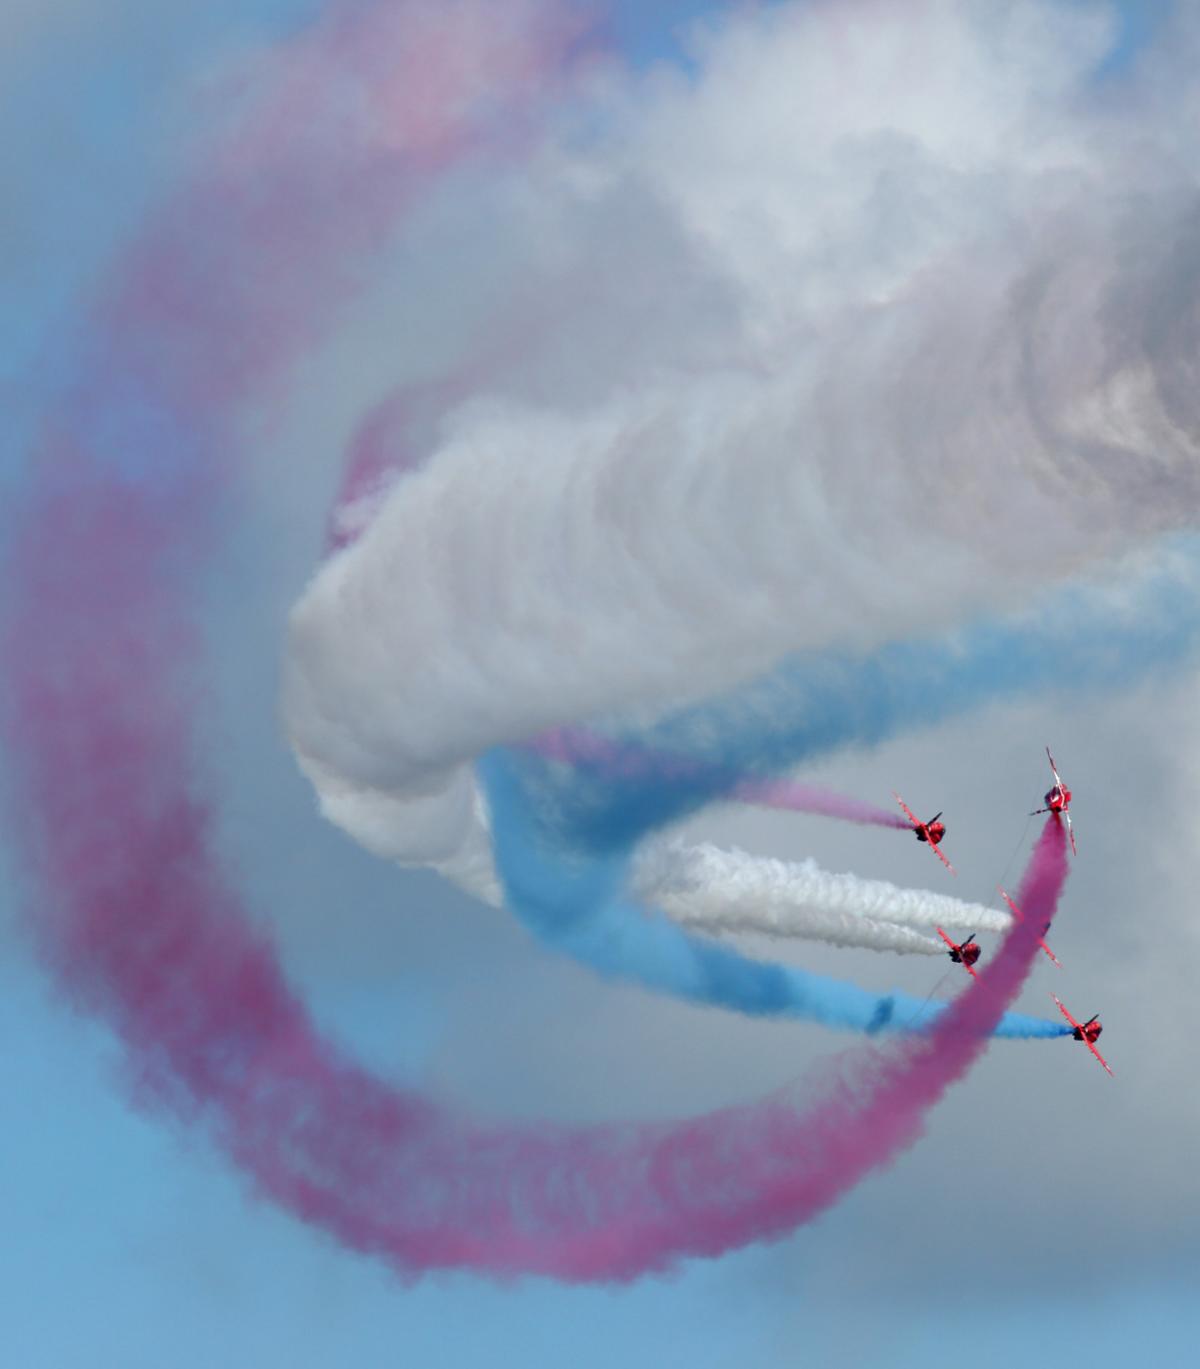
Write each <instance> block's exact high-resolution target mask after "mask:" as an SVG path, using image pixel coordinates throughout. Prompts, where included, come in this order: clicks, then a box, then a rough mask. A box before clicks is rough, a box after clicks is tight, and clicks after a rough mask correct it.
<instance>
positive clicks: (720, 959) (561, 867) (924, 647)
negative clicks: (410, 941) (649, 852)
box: [479, 538, 1200, 1037]
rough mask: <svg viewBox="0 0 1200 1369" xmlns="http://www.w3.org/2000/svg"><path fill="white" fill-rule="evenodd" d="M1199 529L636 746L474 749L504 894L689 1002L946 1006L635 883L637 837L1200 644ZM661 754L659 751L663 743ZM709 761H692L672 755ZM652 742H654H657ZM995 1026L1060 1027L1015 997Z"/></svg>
mask: <svg viewBox="0 0 1200 1369" xmlns="http://www.w3.org/2000/svg"><path fill="white" fill-rule="evenodd" d="M1198 565H1200V539H1197V538H1187V539H1180V540H1179V541H1178V542H1177V543H1175V544H1174V545H1166V546H1164V547H1163V548H1161V549H1160V557H1159V560H1158V561H1157V563H1156V564H1155V565H1153V566H1151V567H1150V568H1149V569H1148V570H1147V569H1145V568H1143V570H1142V571H1141V572H1140V573H1139V574H1137V575H1135V576H1133V577H1132V578H1131V577H1130V576H1129V575H1127V576H1126V579H1125V581H1124V594H1123V598H1122V599H1121V600H1119V601H1114V599H1113V596H1112V593H1111V592H1105V591H1103V590H1100V589H1097V588H1096V587H1087V586H1080V585H1075V586H1068V587H1065V588H1063V589H1060V590H1059V591H1058V592H1057V593H1056V594H1054V595H1053V596H1051V597H1050V598H1049V599H1048V600H1047V601H1046V602H1045V604H1044V605H1043V606H1042V608H1041V611H1040V612H1039V613H1038V614H1037V615H1036V616H1027V617H1021V618H1004V619H991V620H984V621H983V622H980V623H977V624H975V625H974V626H972V627H970V628H968V629H965V630H964V631H962V632H960V633H958V634H954V635H952V636H949V637H946V638H942V639H938V640H929V639H923V640H918V641H909V642H897V643H892V644H889V645H887V646H885V647H883V648H881V649H880V650H878V651H876V652H874V653H871V654H863V655H857V656H856V655H853V654H850V653H835V652H826V653H806V654H804V655H801V656H795V657H792V658H789V659H788V660H787V661H786V662H784V663H783V664H782V665H781V666H780V667H779V668H777V669H776V670H774V671H772V672H771V673H770V674H769V675H767V676H766V677H764V678H763V679H761V680H759V681H757V682H756V683H754V684H751V685H750V686H747V687H746V688H744V689H742V690H739V691H737V692H736V693H734V694H732V695H730V696H727V697H724V698H721V699H718V700H715V701H710V702H708V703H705V704H702V705H699V706H696V707H693V708H689V709H685V710H681V711H680V712H678V713H676V714H674V715H671V716H669V717H667V718H666V719H664V720H662V721H661V722H659V723H658V724H656V725H654V726H652V727H649V728H647V729H643V730H641V731H639V732H637V733H636V734H628V740H626V739H624V738H623V739H622V740H621V743H620V745H621V746H622V747H623V748H624V747H625V746H626V745H627V744H630V745H633V746H634V747H635V748H636V750H637V753H638V755H637V760H638V763H637V764H636V765H634V766H632V767H629V768H627V769H625V773H624V774H622V773H614V770H616V771H620V770H621V769H622V768H623V767H608V768H607V769H605V768H604V767H603V766H591V767H588V766H586V765H584V766H575V767H565V766H563V765H562V764H560V763H553V762H548V761H545V760H542V759H541V758H539V757H537V756H534V755H530V754H528V753H522V752H516V751H506V750H504V749H500V750H496V751H493V752H491V753H489V754H488V755H487V756H485V757H484V758H483V759H482V760H481V762H480V764H479V773H480V777H481V781H482V783H483V785H484V787H485V790H486V792H487V796H488V801H489V805H490V809H491V818H492V824H493V836H494V841H495V849H496V861H497V868H498V871H499V874H500V878H501V880H502V882H503V884H504V887H505V891H506V895H507V899H508V902H509V904H510V906H511V907H512V908H513V909H514V911H515V912H516V913H517V914H518V916H520V917H521V918H522V919H523V920H524V921H525V922H526V924H527V925H528V926H529V927H530V929H531V930H532V931H533V932H534V933H535V934H536V935H538V936H539V937H540V938H541V939H543V940H544V941H546V942H548V943H549V944H551V945H553V946H556V947H558V948H560V949H562V950H564V951H567V952H568V953H570V954H572V955H574V956H575V957H577V958H578V959H580V960H582V961H583V962H585V963H587V964H588V965H590V966H592V967H593V968H594V969H596V970H598V971H599V972H601V973H603V974H606V975H610V976H616V977H621V978H625V979H629V980H632V981H635V982H638V983H642V984H645V985H646V986H647V987H650V988H654V989H658V990H664V991H666V992H669V993H671V994H674V995H676V996H678V997H681V998H684V999H687V1000H689V1001H692V1002H699V1003H708V1004H712V1005H715V1006H720V1007H725V1008H731V1009H734V1010H736V1011H740V1012H745V1013H749V1014H753V1015H779V1016H789V1017H798V1018H806V1019H810V1020H815V1021H819V1022H822V1023H824V1024H825V1025H828V1026H832V1027H840V1028H845V1029H851V1030H860V1031H878V1030H888V1031H922V1030H925V1029H927V1028H928V1026H929V1024H930V1022H932V1021H933V1020H934V1018H935V1017H936V1015H937V1013H938V1012H939V1011H941V1008H940V1006H939V1005H929V1004H924V1003H922V1002H920V1001H919V1000H917V999H915V998H913V997H912V996H911V995H906V994H903V993H893V994H888V995H883V996H878V995H875V994H871V993H868V992H866V991H865V990H862V989H860V988H857V987H856V986H853V985H847V984H844V983H841V982H839V981H836V980H830V979H826V978H824V977H821V976H816V975H811V974H807V973H805V972H804V971H801V970H798V969H795V968H792V967H789V966H783V965H778V964H766V963H762V962H758V961H754V960H750V959H749V958H747V957H745V956H742V955H740V954H739V953H738V952H736V951H734V950H731V949H729V948H726V947H723V946H720V945H717V944H715V943H712V942H709V941H707V940H705V939H703V938H700V937H696V936H693V935H691V934H690V933H688V932H685V931H684V930H683V929H682V928H680V927H678V926H676V925H675V924H673V923H671V922H668V921H667V920H665V919H663V918H661V917H658V916H656V915H654V914H652V913H650V912H648V911H647V910H644V909H641V908H639V907H637V906H635V905H633V904H631V903H630V902H629V901H628V900H627V899H626V898H625V896H624V890H625V884H626V875H627V872H628V863H629V857H630V853H631V851H632V849H633V846H634V844H635V843H636V842H637V841H638V840H640V839H641V838H642V837H643V836H645V835H646V834H647V833H648V832H650V831H652V830H654V829H655V828H658V827H661V826H662V825H663V824H665V823H667V822H670V821H674V820H676V819H678V818H679V817H681V816H683V815H684V814H685V813H687V812H689V811H691V810H693V809H695V808H698V807H700V806H701V805H703V804H704V803H706V802H709V801H710V800H712V799H713V798H716V797H719V796H720V795H722V794H724V793H726V792H728V790H729V789H730V788H731V787H732V786H733V785H734V784H736V783H737V782H738V781H739V780H741V779H744V778H745V777H746V775H747V774H748V773H749V774H754V773H759V774H764V773H771V772H773V771H776V770H778V769H781V768H784V767H787V766H791V765H794V764H796V763H798V762H799V761H801V760H804V759H811V758H813V757H815V756H819V755H823V754H828V753H829V752H832V751H834V750H836V749H837V748H838V747H841V746H845V745H848V744H852V743H856V744H866V745H872V744H876V743H878V742H880V741H882V740H884V739H885V738H887V737H890V736H893V735H895V734H897V733H899V732H901V731H903V730H905V729H906V728H909V727H914V726H920V725H924V724H930V723H933V722H936V721H938V720H940V719H943V718H946V717H949V716H953V715H955V714H959V713H962V712H965V711H966V710H968V709H969V708H972V707H977V706H979V705H981V704H984V703H987V702H990V701H993V700H996V699H1000V698H1004V697H1008V696H1012V695H1019V694H1027V693H1030V692H1032V691H1035V690H1037V689H1045V688H1049V687H1052V686H1054V685H1056V684H1060V683H1061V682H1062V680H1063V679H1067V680H1069V681H1070V684H1071V687H1072V688H1073V689H1078V688H1081V687H1086V688H1089V689H1101V688H1116V687H1121V686H1123V685H1127V684H1130V683H1133V682H1136V681H1137V680H1138V679H1139V678H1142V677H1144V676H1146V675H1148V674H1149V673H1151V672H1152V671H1155V670H1163V669H1170V668H1172V667H1178V666H1179V665H1181V664H1183V663H1185V662H1187V661H1189V660H1191V659H1192V658H1193V657H1194V656H1195V655H1196V651H1197V646H1198V645H1200V577H1198V575H1197V566H1198ZM664 757H665V758H667V759H666V760H665V761H664V760H663V759H662V758H664ZM680 757H686V758H688V759H689V760H694V761H698V762H699V765H698V766H693V767H691V768H689V767H688V766H680V765H679V764H678V759H679V758H680ZM656 758H657V759H656ZM996 1034H997V1035H1001V1036H1022V1037H1031V1036H1038V1037H1046V1036H1060V1035H1063V1034H1064V1033H1063V1030H1062V1029H1061V1028H1060V1027H1059V1026H1058V1024H1056V1023H1051V1022H1048V1021H1044V1020H1042V1019H1038V1018H1032V1017H1026V1016H1023V1015H1020V1014H1007V1015H1006V1016H1005V1017H1004V1018H1003V1019H1002V1020H1001V1022H1000V1024H999V1026H998V1027H997V1032H996Z"/></svg>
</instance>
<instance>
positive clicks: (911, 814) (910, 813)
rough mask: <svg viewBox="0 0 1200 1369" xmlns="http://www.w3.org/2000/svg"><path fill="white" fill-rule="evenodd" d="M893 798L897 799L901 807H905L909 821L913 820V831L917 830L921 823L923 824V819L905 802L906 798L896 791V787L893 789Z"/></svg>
mask: <svg viewBox="0 0 1200 1369" xmlns="http://www.w3.org/2000/svg"><path fill="white" fill-rule="evenodd" d="M892 798H894V799H895V800H896V802H897V803H898V804H899V805H900V807H901V808H903V809H904V812H905V814H906V815H907V817H908V820H909V822H911V823H912V825H913V831H914V832H915V831H916V830H917V828H918V827H920V825H921V820H920V819H919V818H918V817H917V815H916V814H915V813H914V812H913V810H912V809H911V808H910V807H909V806H908V804H907V803H905V802H904V800H903V799H902V798H901V797H900V795H899V794H897V793H896V791H895V790H894V789H893V790H892Z"/></svg>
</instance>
